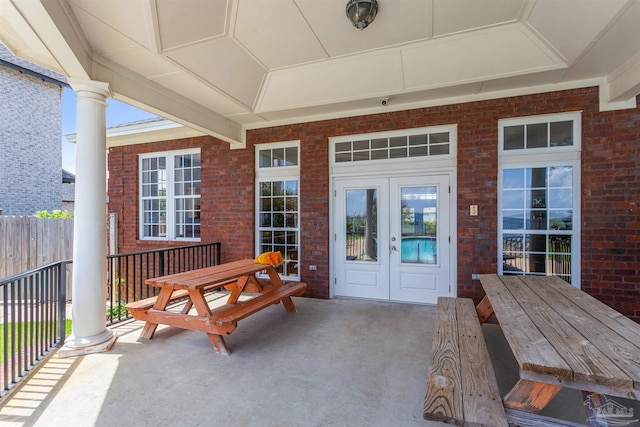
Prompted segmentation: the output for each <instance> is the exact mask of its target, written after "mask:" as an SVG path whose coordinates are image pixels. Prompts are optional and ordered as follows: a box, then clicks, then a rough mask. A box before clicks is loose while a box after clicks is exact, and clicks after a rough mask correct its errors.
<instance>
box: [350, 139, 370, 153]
mask: <svg viewBox="0 0 640 427" xmlns="http://www.w3.org/2000/svg"><path fill="white" fill-rule="evenodd" d="M368 149H369V140H368V139H365V140H361V141H353V151H356V150H368Z"/></svg>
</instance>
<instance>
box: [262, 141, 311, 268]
mask: <svg viewBox="0 0 640 427" xmlns="http://www.w3.org/2000/svg"><path fill="white" fill-rule="evenodd" d="M299 150H300V143H299V142H298V141H293V142H283V143H275V144H260V145H257V146H256V253H263V252H280V253H281V254H282V256H283V258H284V263H283V264H282V265H279V266H277V267H276V270H277V271H278V273H279V274H280V275H281V276H282V277H283V278H284V279H289V280H299V277H300V273H299V268H300V185H299V184H300V165H299Z"/></svg>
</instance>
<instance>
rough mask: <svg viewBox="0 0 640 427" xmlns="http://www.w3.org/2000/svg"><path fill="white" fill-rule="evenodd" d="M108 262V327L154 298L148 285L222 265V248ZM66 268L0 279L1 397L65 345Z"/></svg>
mask: <svg viewBox="0 0 640 427" xmlns="http://www.w3.org/2000/svg"><path fill="white" fill-rule="evenodd" d="M107 262H108V278H107V294H108V297H107V306H106V324H107V325H109V324H113V323H116V322H118V321H121V320H126V319H130V318H131V317H130V316H129V313H128V312H127V311H126V310H125V309H124V305H125V304H126V303H127V302H129V301H135V300H138V299H141V298H147V297H148V296H151V295H156V294H157V292H158V290H157V289H155V288H153V287H151V286H148V285H145V283H144V282H145V280H146V279H148V278H150V277H158V276H164V275H167V274H173V273H179V272H183V271H189V270H194V269H197V268H204V267H209V266H212V265H218V264H220V243H208V244H201V245H193V246H181V247H175V248H165V249H157V250H150V251H141V252H132V253H126V254H118V255H110V256H108V257H107ZM70 264H72V261H71V260H68V261H60V262H56V263H53V264H48V265H45V266H42V267H38V268H35V269H32V270H29V271H25V272H24V273H20V274H17V275H14V276H10V277H7V278H4V279H0V298H2V301H1V304H2V306H1V308H0V310H1V312H0V385H1V386H2V389H1V390H0V397H1V396H3V395H4V394H5V393H6V392H7V391H8V390H10V389H11V388H12V387H13V386H14V385H15V384H16V383H17V382H18V381H19V380H20V379H21V378H23V377H24V376H25V375H26V374H27V373H28V372H29V371H30V370H31V369H32V368H33V367H34V366H35V365H36V364H37V363H38V362H39V361H40V360H42V359H43V358H44V356H45V355H47V353H49V352H50V351H51V350H52V349H53V348H54V347H59V346H61V345H62V344H63V343H64V341H65V338H66V331H67V318H66V303H67V266H68V265H70ZM69 297H71V295H69Z"/></svg>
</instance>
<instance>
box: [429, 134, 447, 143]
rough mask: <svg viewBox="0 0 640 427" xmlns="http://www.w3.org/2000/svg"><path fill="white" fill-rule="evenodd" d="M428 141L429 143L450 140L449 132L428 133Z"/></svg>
mask: <svg viewBox="0 0 640 427" xmlns="http://www.w3.org/2000/svg"><path fill="white" fill-rule="evenodd" d="M429 142H430V143H431V144H436V143H442V142H450V140H449V132H438V133H432V134H430V135H429Z"/></svg>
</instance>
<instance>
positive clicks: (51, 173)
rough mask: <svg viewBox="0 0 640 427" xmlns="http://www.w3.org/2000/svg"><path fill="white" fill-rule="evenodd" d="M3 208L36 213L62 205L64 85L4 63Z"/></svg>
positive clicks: (0, 73) (0, 75)
mask: <svg viewBox="0 0 640 427" xmlns="http://www.w3.org/2000/svg"><path fill="white" fill-rule="evenodd" d="M0 94H1V95H0V97H1V98H2V102H0V153H2V154H1V155H0V208H2V209H3V215H33V214H34V213H35V212H36V211H38V210H49V211H51V210H54V209H60V208H61V206H62V188H61V185H60V183H61V182H62V88H61V87H60V86H59V85H57V84H55V83H51V82H48V81H44V80H42V79H39V78H37V77H35V76H31V75H29V74H26V73H21V72H20V71H17V70H14V69H11V68H8V67H3V66H0Z"/></svg>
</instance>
